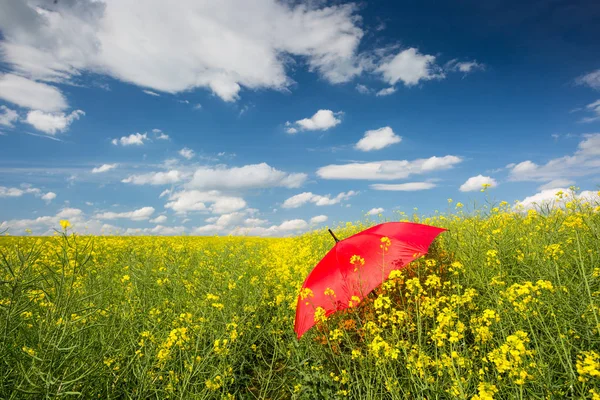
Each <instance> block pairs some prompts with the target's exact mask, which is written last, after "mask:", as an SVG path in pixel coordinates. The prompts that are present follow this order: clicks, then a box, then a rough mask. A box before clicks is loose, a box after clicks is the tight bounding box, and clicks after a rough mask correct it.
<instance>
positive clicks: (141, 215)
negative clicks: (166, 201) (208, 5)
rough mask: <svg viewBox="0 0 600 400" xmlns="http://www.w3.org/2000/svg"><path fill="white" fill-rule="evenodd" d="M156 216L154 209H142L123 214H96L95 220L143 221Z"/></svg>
mask: <svg viewBox="0 0 600 400" xmlns="http://www.w3.org/2000/svg"><path fill="white" fill-rule="evenodd" d="M152 214H154V207H142V208H140V209H137V210H134V211H127V212H121V213H115V212H104V213H99V214H96V216H95V218H98V219H118V218H124V219H130V220H132V221H143V220H147V219H148V218H150V216H151V215H152Z"/></svg>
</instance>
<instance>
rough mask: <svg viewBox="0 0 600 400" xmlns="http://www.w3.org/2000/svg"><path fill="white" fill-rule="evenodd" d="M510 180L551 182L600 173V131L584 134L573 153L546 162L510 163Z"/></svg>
mask: <svg viewBox="0 0 600 400" xmlns="http://www.w3.org/2000/svg"><path fill="white" fill-rule="evenodd" d="M507 167H508V168H509V170H510V172H509V176H508V178H509V180H511V181H537V182H550V181H552V180H555V179H569V178H574V177H581V176H589V175H594V174H598V173H600V133H592V134H586V135H583V140H582V141H581V142H579V144H578V147H577V150H576V151H575V152H574V153H573V155H569V156H563V157H559V158H554V159H551V160H550V161H548V162H547V163H546V164H541V165H539V164H536V163H535V162H533V161H531V160H526V161H522V162H520V163H517V164H509V165H508V166H507Z"/></svg>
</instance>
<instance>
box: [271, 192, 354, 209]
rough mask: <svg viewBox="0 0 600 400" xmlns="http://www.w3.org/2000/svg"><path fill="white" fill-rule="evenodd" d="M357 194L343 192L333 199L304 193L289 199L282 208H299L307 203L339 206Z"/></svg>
mask: <svg viewBox="0 0 600 400" xmlns="http://www.w3.org/2000/svg"><path fill="white" fill-rule="evenodd" d="M357 194H358V192H355V191H353V190H350V191H349V192H346V193H344V192H341V193H340V194H338V195H337V196H335V197H333V198H332V197H331V195H327V196H321V195H318V194H314V193H311V192H304V193H300V194H297V195H295V196H292V197H290V198H289V199H287V200H285V201H284V202H283V205H282V206H281V207H283V208H298V207H300V206H303V205H304V204H306V203H314V204H316V205H317V206H331V205H334V204H338V203H340V202H342V201H343V200H347V199H349V198H350V197H352V196H355V195H357Z"/></svg>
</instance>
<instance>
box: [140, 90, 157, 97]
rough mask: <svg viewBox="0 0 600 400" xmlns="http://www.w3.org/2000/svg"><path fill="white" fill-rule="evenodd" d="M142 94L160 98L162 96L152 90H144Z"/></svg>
mask: <svg viewBox="0 0 600 400" xmlns="http://www.w3.org/2000/svg"><path fill="white" fill-rule="evenodd" d="M142 92H144V93H146V94H148V95H150V96H155V97H160V94H158V93H156V92H153V91H152V90H142Z"/></svg>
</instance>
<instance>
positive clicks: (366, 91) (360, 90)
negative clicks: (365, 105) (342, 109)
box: [356, 83, 371, 94]
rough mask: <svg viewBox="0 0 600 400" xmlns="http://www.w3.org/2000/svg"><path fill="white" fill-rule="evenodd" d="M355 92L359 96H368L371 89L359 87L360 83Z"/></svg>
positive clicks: (363, 86)
mask: <svg viewBox="0 0 600 400" xmlns="http://www.w3.org/2000/svg"><path fill="white" fill-rule="evenodd" d="M356 91H357V92H358V93H360V94H369V93H371V89H369V88H368V87H367V86H365V85H361V84H360V83H359V84H357V85H356Z"/></svg>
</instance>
